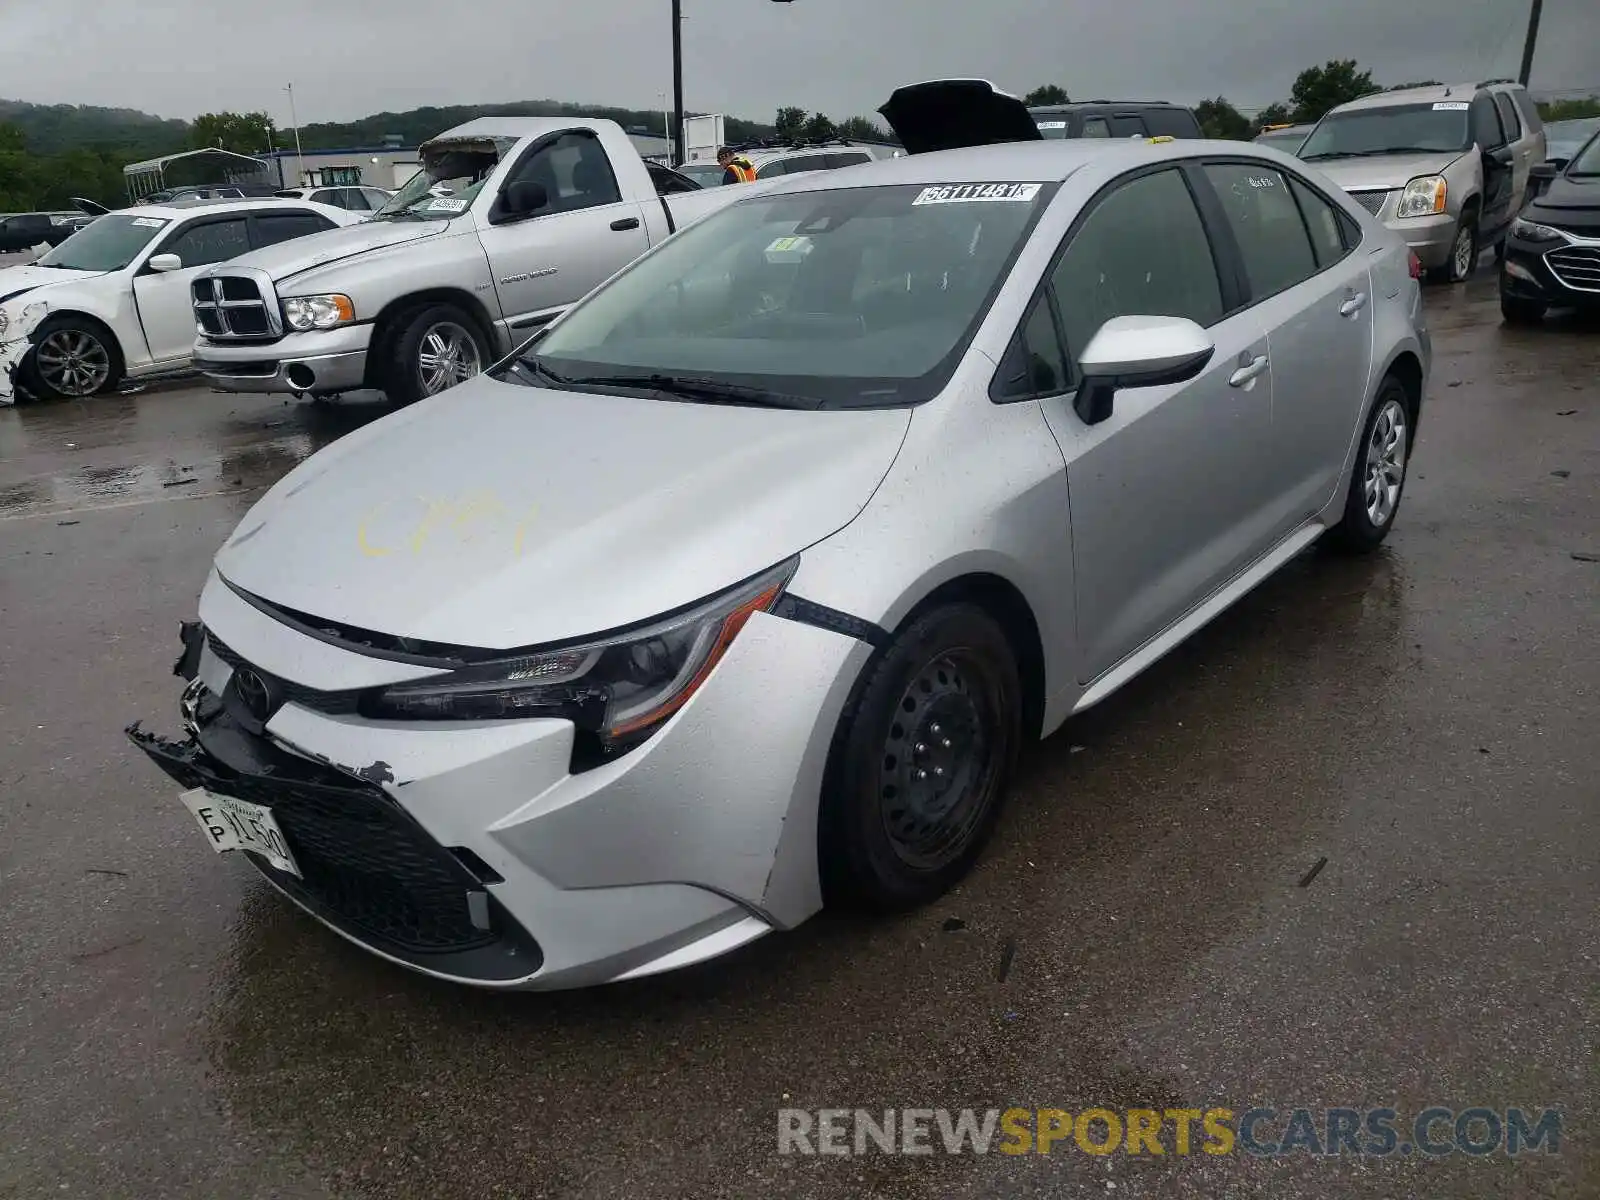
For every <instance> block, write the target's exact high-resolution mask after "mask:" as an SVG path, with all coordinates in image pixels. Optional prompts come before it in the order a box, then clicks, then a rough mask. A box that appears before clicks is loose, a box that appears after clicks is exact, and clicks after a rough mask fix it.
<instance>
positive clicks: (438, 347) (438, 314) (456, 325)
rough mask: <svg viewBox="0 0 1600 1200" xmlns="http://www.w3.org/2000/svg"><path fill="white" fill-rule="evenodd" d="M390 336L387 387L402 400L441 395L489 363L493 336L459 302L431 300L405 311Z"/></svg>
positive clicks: (393, 397) (394, 397) (385, 373)
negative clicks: (490, 344)
mask: <svg viewBox="0 0 1600 1200" xmlns="http://www.w3.org/2000/svg"><path fill="white" fill-rule="evenodd" d="M386 340H387V358H386V360H385V362H384V363H383V383H382V386H383V390H384V392H385V394H387V395H388V397H389V399H390V400H392V401H394V402H395V403H396V404H414V403H416V402H417V401H418V400H421V399H424V398H425V397H428V396H436V395H438V394H439V393H440V392H443V391H446V390H447V389H449V388H452V387H454V386H455V385H456V384H458V383H465V382H466V381H467V380H468V379H471V378H472V377H473V376H474V375H476V374H478V373H479V372H480V371H482V370H483V369H484V368H485V367H486V366H488V365H489V355H490V352H489V338H488V335H486V334H485V333H484V332H483V331H482V330H481V329H479V328H478V323H477V322H476V321H475V320H473V318H472V317H471V316H469V315H468V314H467V313H465V312H463V311H462V310H461V309H459V308H457V307H456V306H455V305H453V304H428V305H424V306H422V307H419V308H416V309H413V310H411V311H410V312H409V313H405V314H402V315H401V317H400V318H399V321H398V322H397V324H396V326H395V330H394V333H393V335H392V336H391V337H390V338H388V339H386Z"/></svg>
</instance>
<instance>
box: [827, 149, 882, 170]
mask: <svg viewBox="0 0 1600 1200" xmlns="http://www.w3.org/2000/svg"><path fill="white" fill-rule="evenodd" d="M826 158H827V160H828V169H829V170H833V169H834V168H836V167H858V166H860V165H861V164H862V163H867V162H871V161H872V155H870V154H866V153H863V152H862V151H860V150H854V151H849V152H845V153H840V154H829V155H827V156H826Z"/></svg>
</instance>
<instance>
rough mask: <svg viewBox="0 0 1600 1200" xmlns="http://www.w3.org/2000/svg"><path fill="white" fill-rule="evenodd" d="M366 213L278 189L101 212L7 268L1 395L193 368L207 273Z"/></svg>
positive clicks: (92, 387) (1, 313)
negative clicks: (273, 194) (197, 290)
mask: <svg viewBox="0 0 1600 1200" xmlns="http://www.w3.org/2000/svg"><path fill="white" fill-rule="evenodd" d="M364 215H365V214H362V213H355V212H351V211H349V210H347V209H343V208H334V207H332V206H331V205H326V204H313V203H311V202H310V201H305V200H283V199H277V198H272V199H259V200H225V201H216V200H192V201H180V202H177V203H173V204H144V205H140V206H139V207H138V208H132V209H125V210H123V211H121V212H113V213H107V214H106V215H104V216H100V217H97V218H96V219H95V220H94V221H93V222H92V223H90V224H88V225H86V226H84V228H82V229H80V230H79V231H78V232H77V233H74V234H73V235H72V236H71V237H69V238H67V239H66V241H64V242H62V243H61V244H60V245H59V246H57V247H55V248H54V249H53V250H51V251H50V252H49V253H47V254H45V255H44V256H43V257H41V258H39V259H38V260H37V261H35V262H33V263H30V264H29V265H27V266H22V267H8V268H5V269H0V404H10V403H13V402H14V401H15V400H16V399H17V398H19V397H21V398H30V397H37V398H39V399H50V398H55V397H65V396H92V395H95V394H96V393H98V392H107V391H111V390H112V389H114V388H116V387H117V386H118V385H119V384H120V383H122V382H123V381H124V380H134V379H148V378H151V377H154V376H161V375H169V374H171V375H176V374H182V373H184V372H185V371H187V370H189V369H190V367H191V365H192V363H193V358H194V336H195V324H194V310H193V307H192V304H193V297H191V295H190V294H189V284H190V282H191V281H192V280H193V278H194V277H195V276H196V275H198V274H199V273H200V272H201V271H202V270H203V269H204V268H206V267H209V266H212V265H214V264H216V263H220V262H226V261H227V260H228V259H231V258H237V257H238V256H239V255H241V254H246V253H248V252H249V251H251V250H256V249H260V248H261V247H263V246H271V245H276V244H277V243H279V242H284V241H288V240H289V239H291V238H297V237H302V236H304V235H306V234H308V233H318V232H321V231H322V230H325V229H333V228H335V227H337V226H340V225H353V224H356V223H358V222H359V221H361V219H362V218H363V216H364Z"/></svg>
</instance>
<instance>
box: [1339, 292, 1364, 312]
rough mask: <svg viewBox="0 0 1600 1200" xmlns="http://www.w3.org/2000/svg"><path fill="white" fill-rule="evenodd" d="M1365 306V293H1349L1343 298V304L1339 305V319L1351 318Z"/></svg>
mask: <svg viewBox="0 0 1600 1200" xmlns="http://www.w3.org/2000/svg"><path fill="white" fill-rule="evenodd" d="M1366 306H1367V294H1366V293H1365V292H1349V293H1347V294H1346V296H1345V302H1344V303H1343V304H1341V305H1339V315H1340V316H1341V317H1353V316H1355V315H1356V314H1358V313H1359V312H1360V311H1361V310H1362V309H1363V308H1365V307H1366Z"/></svg>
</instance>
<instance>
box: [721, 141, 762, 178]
mask: <svg viewBox="0 0 1600 1200" xmlns="http://www.w3.org/2000/svg"><path fill="white" fill-rule="evenodd" d="M717 166H719V167H721V168H722V169H723V170H722V182H723V183H754V182H755V181H756V169H755V167H753V166H751V165H750V160H749V159H748V158H746V157H745V156H744V155H742V154H735V153H734V152H733V151H732V150H730V149H729V148H728V147H727V146H724V147H723V148H722V149H720V150H718V151H717Z"/></svg>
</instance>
